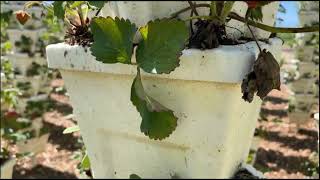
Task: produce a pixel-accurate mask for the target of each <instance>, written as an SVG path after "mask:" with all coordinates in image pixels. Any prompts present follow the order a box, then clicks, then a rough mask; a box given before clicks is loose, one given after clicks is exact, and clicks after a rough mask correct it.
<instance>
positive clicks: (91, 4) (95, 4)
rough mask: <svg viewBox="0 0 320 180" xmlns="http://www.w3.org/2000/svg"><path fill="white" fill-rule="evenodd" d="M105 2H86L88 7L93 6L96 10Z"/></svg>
mask: <svg viewBox="0 0 320 180" xmlns="http://www.w3.org/2000/svg"><path fill="white" fill-rule="evenodd" d="M106 2H108V1H88V3H89V5H90V6H93V7H95V8H98V9H100V8H102V7H103V6H104V4H105V3H106Z"/></svg>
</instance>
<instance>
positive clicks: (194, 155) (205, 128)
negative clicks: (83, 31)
mask: <svg viewBox="0 0 320 180" xmlns="http://www.w3.org/2000/svg"><path fill="white" fill-rule="evenodd" d="M269 41H270V42H269V44H264V43H262V42H260V44H261V46H262V48H266V49H268V50H270V51H271V52H272V53H273V54H274V55H275V56H276V57H277V58H279V55H280V50H281V46H282V41H281V40H280V39H277V38H275V39H270V40H269ZM258 52H259V51H258V48H257V47H256V44H255V42H249V43H246V44H241V45H236V46H220V47H219V48H216V49H212V50H204V51H201V50H198V49H187V50H184V51H183V54H182V56H181V57H180V66H179V67H177V68H176V69H175V70H174V71H173V72H171V73H170V74H164V75H156V74H148V73H145V72H142V79H143V85H144V87H145V91H146V92H147V93H148V94H149V95H150V96H152V97H153V98H154V99H156V100H157V101H159V102H160V103H161V104H163V105H164V106H166V107H168V108H170V109H172V110H173V111H174V114H175V115H176V116H177V117H178V118H179V120H178V126H177V128H176V130H175V131H174V132H173V133H172V134H171V135H170V137H169V138H166V139H164V140H162V141H156V140H150V139H149V138H148V137H146V136H145V135H144V134H143V133H141V132H140V123H141V117H140V114H139V112H137V110H136V108H135V106H134V105H133V104H132V103H131V101H130V89H131V84H132V81H133V79H134V77H135V75H136V66H135V65H125V64H103V63H101V62H98V61H96V60H95V57H93V56H92V55H91V53H90V50H85V48H83V47H81V46H70V45H67V44H64V43H60V44H54V45H49V46H48V47H47V60H48V66H49V67H50V68H57V69H59V70H60V72H61V74H62V77H63V79H64V81H65V84H66V88H67V90H68V92H69V94H70V99H71V103H72V106H73V108H74V114H75V115H76V119H77V121H78V124H79V126H80V129H81V131H80V132H81V134H82V137H83V139H84V143H85V145H86V148H87V151H88V154H89V158H90V161H91V167H92V170H93V176H94V177H95V178H128V177H129V176H130V174H138V175H139V176H141V177H143V178H171V176H173V175H177V176H179V177H181V178H229V177H231V176H232V175H233V174H234V173H235V171H236V170H237V168H238V167H239V165H240V164H241V163H242V162H244V161H245V160H246V158H247V155H248V153H249V148H250V144H251V139H252V137H253V133H254V129H255V126H256V121H257V118H258V114H259V110H260V105H261V100H260V99H259V98H258V97H256V98H255V100H254V101H253V102H252V103H247V102H245V101H244V100H243V99H242V98H241V96H242V94H241V82H242V79H243V78H244V77H245V75H246V74H247V73H248V72H249V71H250V70H251V67H252V64H253V62H254V60H255V59H256V57H257V55H258ZM133 61H135V59H134V58H133Z"/></svg>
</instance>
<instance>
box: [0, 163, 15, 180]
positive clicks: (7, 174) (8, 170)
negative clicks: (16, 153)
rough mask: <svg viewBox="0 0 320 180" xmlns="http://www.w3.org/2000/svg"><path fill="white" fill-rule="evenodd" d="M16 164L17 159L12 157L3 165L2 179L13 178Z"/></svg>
mask: <svg viewBox="0 0 320 180" xmlns="http://www.w3.org/2000/svg"><path fill="white" fill-rule="evenodd" d="M15 164H16V159H14V158H11V159H9V160H8V161H6V162H5V163H4V164H3V165H1V174H0V175H1V179H12V172H13V167H14V165H15Z"/></svg>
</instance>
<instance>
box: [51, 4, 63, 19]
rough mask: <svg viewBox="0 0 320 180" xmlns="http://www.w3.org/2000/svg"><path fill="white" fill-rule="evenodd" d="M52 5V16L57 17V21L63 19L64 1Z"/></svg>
mask: <svg viewBox="0 0 320 180" xmlns="http://www.w3.org/2000/svg"><path fill="white" fill-rule="evenodd" d="M52 5H53V12H54V15H55V16H57V18H58V19H64V11H65V3H64V1H54V2H53V3H52Z"/></svg>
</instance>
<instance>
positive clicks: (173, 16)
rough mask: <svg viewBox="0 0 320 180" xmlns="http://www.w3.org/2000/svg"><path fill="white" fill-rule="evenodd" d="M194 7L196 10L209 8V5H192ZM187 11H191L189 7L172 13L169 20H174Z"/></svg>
mask: <svg viewBox="0 0 320 180" xmlns="http://www.w3.org/2000/svg"><path fill="white" fill-rule="evenodd" d="M194 7H195V8H198V7H210V5H209V4H194ZM189 10H191V7H190V6H189V7H186V8H183V9H181V10H179V11H177V12H175V13H172V14H171V16H170V19H172V18H176V17H177V16H178V15H179V14H181V13H184V12H186V11H189Z"/></svg>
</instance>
